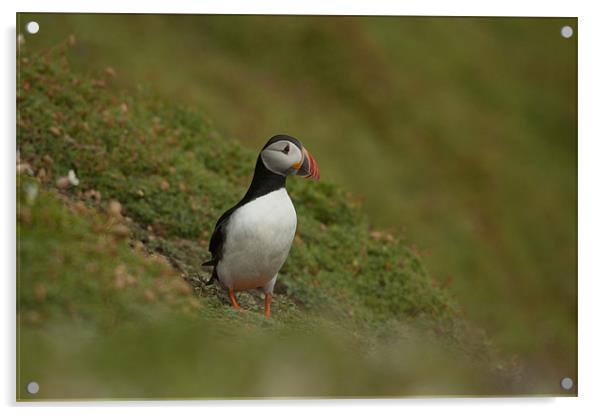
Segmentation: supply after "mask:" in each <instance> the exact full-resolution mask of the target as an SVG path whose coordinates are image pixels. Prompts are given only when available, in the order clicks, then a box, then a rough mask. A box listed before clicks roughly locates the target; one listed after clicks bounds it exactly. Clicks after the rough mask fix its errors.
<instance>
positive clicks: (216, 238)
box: [203, 206, 237, 266]
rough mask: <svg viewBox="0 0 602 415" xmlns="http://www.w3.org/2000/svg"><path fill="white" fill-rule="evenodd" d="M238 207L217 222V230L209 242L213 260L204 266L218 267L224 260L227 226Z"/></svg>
mask: <svg viewBox="0 0 602 415" xmlns="http://www.w3.org/2000/svg"><path fill="white" fill-rule="evenodd" d="M236 207H237V206H233V207H231V208H230V209H228V210H227V211H225V212H224V214H223V215H222V216H220V218H219V219H218V220H217V223H216V224H215V229H214V230H213V234H212V235H211V241H210V242H209V252H211V259H210V260H209V261H207V262H205V263H203V265H212V266H216V265H217V263H218V262H219V260H220V259H222V250H223V247H224V242H225V240H226V226H227V225H228V220H229V219H230V216H231V215H232V212H234V210H235V209H236Z"/></svg>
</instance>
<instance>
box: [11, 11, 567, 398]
mask: <svg viewBox="0 0 602 415" xmlns="http://www.w3.org/2000/svg"><path fill="white" fill-rule="evenodd" d="M577 36H578V27H577V19H575V18H516V17H507V18H504V17H500V18H487V17H478V18H476V17H474V18H473V17H471V18H462V17H398V16H353V17H351V16H261V15H246V16H244V15H151V14H147V15H142V14H141V15H135V14H129V15H128V14H78V13H73V14H53V13H49V14H35V13H21V14H18V15H17V37H16V40H17V120H16V122H17V141H16V148H17V166H16V177H17V218H16V220H17V293H16V295H17V373H16V382H17V387H16V391H17V400H19V401H38V400H42V401H44V400H120V399H128V400H131V399H150V400H155V399H169V400H172V399H239V398H351V397H368V398H372V397H374V398H382V397H409V396H412V397H414V396H421V397H439V396H530V395H535V396H542V395H545V396H576V395H577V385H578V384H577ZM312 179H313V180H312ZM318 179H319V180H318Z"/></svg>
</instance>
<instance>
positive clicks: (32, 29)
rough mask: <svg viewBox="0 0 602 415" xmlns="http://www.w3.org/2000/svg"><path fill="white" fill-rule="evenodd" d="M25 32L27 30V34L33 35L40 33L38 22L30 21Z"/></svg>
mask: <svg viewBox="0 0 602 415" xmlns="http://www.w3.org/2000/svg"><path fill="white" fill-rule="evenodd" d="M25 30H27V33H29V34H32V35H35V34H36V33H38V32H39V31H40V25H39V24H38V22H34V21H31V22H28V23H27V25H26V26H25Z"/></svg>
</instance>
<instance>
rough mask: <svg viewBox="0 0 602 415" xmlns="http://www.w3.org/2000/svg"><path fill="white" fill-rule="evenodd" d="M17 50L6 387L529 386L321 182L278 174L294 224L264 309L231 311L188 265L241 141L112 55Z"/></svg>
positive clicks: (227, 192)
mask: <svg viewBox="0 0 602 415" xmlns="http://www.w3.org/2000/svg"><path fill="white" fill-rule="evenodd" d="M18 64H19V71H18V73H19V79H18V96H17V98H18V115H17V117H18V119H17V125H18V143H17V144H18V151H19V166H18V170H19V172H20V173H19V176H18V198H19V199H18V200H19V205H18V227H17V232H18V264H19V269H18V302H19V303H18V305H19V308H18V327H19V337H18V353H19V356H18V382H19V383H18V388H17V391H18V398H19V399H21V400H26V399H33V397H32V396H29V395H27V394H25V392H23V390H24V389H23V388H24V386H25V384H26V383H27V382H28V381H30V380H36V381H38V382H39V383H40V384H41V390H40V393H39V395H37V396H36V397H35V398H36V399H38V398H41V399H80V398H130V399H136V398H212V397H261V396H398V395H402V394H410V395H422V394H455V393H460V394H462V393H464V394H478V393H483V394H507V393H511V392H517V393H521V392H523V393H527V392H531V391H534V389H533V385H531V384H528V383H525V382H524V379H522V378H521V377H520V376H519V368H518V367H516V366H515V365H514V364H513V363H512V362H510V361H508V360H506V359H504V358H502V357H500V356H499V355H498V354H497V353H496V351H495V350H494V348H493V347H492V345H491V344H489V343H488V342H487V340H486V339H485V337H484V336H483V335H482V334H481V333H480V331H479V330H475V329H474V328H471V327H469V326H468V325H467V324H466V323H465V322H464V320H463V318H462V316H461V313H460V312H459V311H458V307H457V306H456V305H455V303H454V302H453V301H452V300H451V299H450V297H449V296H448V295H447V293H446V292H445V290H443V289H441V288H439V287H438V284H436V283H435V281H434V280H433V279H431V278H430V277H429V275H428V274H427V272H426V271H425V270H424V268H423V266H422V261H421V258H420V255H419V253H418V252H416V250H415V249H412V248H411V247H410V245H409V244H408V242H407V241H403V240H401V239H400V238H399V237H397V236H395V235H392V234H389V233H387V232H382V231H378V230H375V229H372V228H371V227H370V225H369V223H368V221H367V220H366V218H365V216H364V214H363V213H362V209H361V206H360V204H359V202H357V201H356V200H355V199H354V198H353V196H352V195H350V194H348V193H347V192H345V191H343V190H342V189H340V188H338V187H336V186H334V185H332V184H330V183H328V181H323V182H319V183H315V182H311V183H310V182H306V181H303V180H295V179H292V180H289V183H288V189H289V193H290V194H291V197H292V199H293V201H294V203H295V206H296V209H297V213H298V223H299V226H298V232H297V236H296V238H295V241H294V245H293V248H292V251H291V254H290V256H289V259H288V260H287V262H286V265H285V266H284V268H283V269H282V272H281V273H280V277H279V284H278V286H277V289H276V293H277V294H276V295H275V299H274V307H273V317H272V318H271V319H270V320H265V319H264V318H263V316H262V315H261V313H260V310H261V299H260V297H259V296H258V295H256V294H254V293H241V294H240V295H239V298H240V301H241V303H242V306H243V308H244V309H245V310H246V311H243V312H237V311H235V310H233V309H232V308H230V307H229V305H228V304H227V301H226V300H225V297H224V296H223V293H222V292H221V290H220V289H219V287H217V286H207V285H206V284H205V283H204V281H205V279H207V278H208V275H206V274H205V273H204V272H203V271H202V270H201V267H200V264H201V263H202V262H203V261H205V260H206V259H207V258H208V255H209V254H208V252H207V246H208V239H209V236H210V234H211V231H212V228H213V225H214V224H215V221H216V219H217V218H218V217H219V215H220V214H221V212H223V211H224V210H225V209H227V208H228V207H230V206H231V205H232V204H234V203H235V202H236V201H237V200H238V199H239V198H240V197H241V196H242V194H243V193H244V191H245V189H246V186H247V185H248V183H249V181H250V178H251V175H252V170H253V166H254V160H255V157H256V154H254V153H253V152H251V151H249V150H247V149H245V148H243V147H242V146H241V145H240V144H238V143H237V142H236V141H232V140H226V139H223V138H222V137H220V135H219V133H217V132H216V131H215V130H214V129H213V128H212V127H211V123H210V122H209V120H207V119H206V118H205V117H204V116H203V114H201V113H199V112H197V111H195V110H192V109H190V108H188V107H186V106H180V105H176V104H175V103H173V102H170V101H169V100H164V99H162V98H161V97H160V96H157V95H156V94H154V93H153V92H152V91H136V92H132V91H119V90H116V89H115V88H112V87H111V84H112V82H113V76H114V74H113V71H112V70H102V69H100V70H98V71H97V72H95V73H92V74H86V75H80V74H78V73H76V72H75V71H72V70H71V68H70V65H69V41H67V42H65V44H64V45H61V46H59V47H57V48H55V49H54V50H53V51H50V52H48V53H46V54H32V53H28V52H27V49H26V48H23V49H21V50H20V53H19V57H18ZM306 144H307V145H308V146H311V143H309V142H307V143H306ZM69 170H74V172H76V175H77V177H78V179H79V183H78V185H77V186H74V185H70V184H67V182H65V180H64V179H61V178H64V177H65V176H67V174H68V172H69ZM185 281H186V282H185Z"/></svg>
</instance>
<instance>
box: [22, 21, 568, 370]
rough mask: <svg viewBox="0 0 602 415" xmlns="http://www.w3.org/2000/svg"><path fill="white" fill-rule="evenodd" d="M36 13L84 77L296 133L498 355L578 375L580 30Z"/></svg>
mask: <svg viewBox="0 0 602 415" xmlns="http://www.w3.org/2000/svg"><path fill="white" fill-rule="evenodd" d="M22 19H23V20H22V21H28V20H36V21H38V22H39V23H40V32H39V33H38V34H37V35H35V36H29V35H28V36H27V46H28V48H31V50H34V51H35V50H37V51H44V50H46V49H48V48H50V47H53V46H54V45H56V44H58V43H60V42H61V41H63V40H64V39H66V38H68V37H69V36H70V35H73V36H74V37H75V44H74V46H73V52H72V62H73V64H74V66H75V67H76V68H77V69H78V70H79V71H82V72H87V71H93V70H96V69H98V68H106V67H110V68H112V69H113V70H114V71H115V72H116V74H117V76H116V84H117V87H120V88H132V89H134V88H137V87H140V86H141V87H143V88H149V87H150V88H152V89H153V90H155V91H157V93H158V95H160V96H164V97H166V98H167V99H172V100H174V101H179V102H183V103H185V104H188V105H191V106H195V107H197V108H199V109H200V110H201V111H202V112H203V113H204V114H206V116H207V117H208V118H209V119H211V120H212V122H213V125H214V126H215V128H216V130H218V131H221V132H222V134H223V136H224V138H225V139H236V140H239V141H241V142H242V143H244V145H245V146H247V147H248V148H249V149H252V150H254V151H255V150H256V149H258V148H259V147H260V146H261V145H262V144H263V143H264V142H265V140H266V139H267V138H268V137H270V136H272V135H274V134H277V133H286V134H290V135H293V136H295V137H297V138H299V139H300V140H302V141H303V142H304V144H305V145H306V146H307V147H308V148H309V149H310V151H311V152H312V154H313V155H314V157H315V158H316V160H317V161H318V163H319V165H320V169H321V172H322V177H323V179H324V180H327V181H330V182H335V183H338V184H340V185H341V187H342V188H344V189H346V190H348V191H350V192H352V193H353V194H355V195H359V196H360V197H361V199H362V201H363V204H364V207H365V210H366V211H367V212H368V214H369V218H370V221H371V223H372V224H374V226H377V227H379V228H386V229H388V230H389V231H391V232H392V233H394V234H396V235H402V236H403V238H404V239H405V240H407V241H409V242H410V243H413V244H416V246H417V249H418V250H420V251H421V252H422V253H423V256H424V259H423V260H424V262H425V263H426V267H427V268H428V270H429V271H430V273H431V275H432V276H434V278H435V279H436V280H438V281H439V282H440V284H441V285H442V286H443V287H445V288H447V289H448V290H449V291H451V292H452V293H453V295H454V296H455V297H456V298H457V299H458V302H459V303H460V305H461V307H462V309H463V310H464V313H465V316H466V318H467V319H468V320H469V321H472V322H474V323H475V324H477V325H478V326H480V327H482V328H484V329H485V330H486V332H487V334H488V335H489V336H490V337H491V338H492V339H493V341H494V342H495V344H497V345H498V346H500V347H501V349H502V350H504V351H505V352H507V353H510V354H515V355H516V356H518V357H519V358H520V359H521V360H524V361H525V362H527V370H530V369H533V370H537V371H539V372H541V373H544V374H545V373H548V374H550V375H551V376H552V375H553V376H557V375H558V374H559V373H562V371H566V372H567V373H575V370H576V350H577V347H576V341H577V339H576V332H577V321H576V320H577V307H576V306H577V291H576V283H577V262H576V261H577V239H576V238H577V234H576V232H577V227H576V225H577V181H576V180H577V101H576V100H577V95H576V94H577V88H576V86H577V65H576V61H577V39H576V35H575V36H573V37H572V38H570V39H565V38H563V37H561V36H560V29H561V27H562V26H564V25H566V24H569V25H571V26H572V27H573V28H574V29H575V33H576V32H577V21H576V19H557V18H427V17H296V16H190V15H187V16H175V15H83V14H62V15H56V14H35V15H34V14H32V15H23V16H22ZM21 30H22V28H19V31H21ZM241 192H242V190H241Z"/></svg>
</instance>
